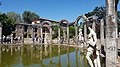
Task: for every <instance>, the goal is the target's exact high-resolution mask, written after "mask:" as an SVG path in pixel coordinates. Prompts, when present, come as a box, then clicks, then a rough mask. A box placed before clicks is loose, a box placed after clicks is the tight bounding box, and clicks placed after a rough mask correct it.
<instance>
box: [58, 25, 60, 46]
mask: <svg viewBox="0 0 120 67" xmlns="http://www.w3.org/2000/svg"><path fill="white" fill-rule="evenodd" d="M58 44H59V45H60V26H58Z"/></svg>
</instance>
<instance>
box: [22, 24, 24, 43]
mask: <svg viewBox="0 0 120 67" xmlns="http://www.w3.org/2000/svg"><path fill="white" fill-rule="evenodd" d="M22 44H24V25H23V26H22Z"/></svg>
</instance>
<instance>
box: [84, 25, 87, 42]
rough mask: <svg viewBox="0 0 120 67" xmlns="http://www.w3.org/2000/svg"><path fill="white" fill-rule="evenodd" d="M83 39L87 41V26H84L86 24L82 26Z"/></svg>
mask: <svg viewBox="0 0 120 67" xmlns="http://www.w3.org/2000/svg"><path fill="white" fill-rule="evenodd" d="M84 38H85V41H87V26H86V24H84Z"/></svg>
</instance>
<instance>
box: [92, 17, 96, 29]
mask: <svg viewBox="0 0 120 67" xmlns="http://www.w3.org/2000/svg"><path fill="white" fill-rule="evenodd" d="M96 19H97V18H96V17H93V23H92V29H93V30H94V31H95V27H96Z"/></svg>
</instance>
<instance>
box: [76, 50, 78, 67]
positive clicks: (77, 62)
mask: <svg viewBox="0 0 120 67" xmlns="http://www.w3.org/2000/svg"><path fill="white" fill-rule="evenodd" d="M75 55H76V67H78V48H76V51H75Z"/></svg>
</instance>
